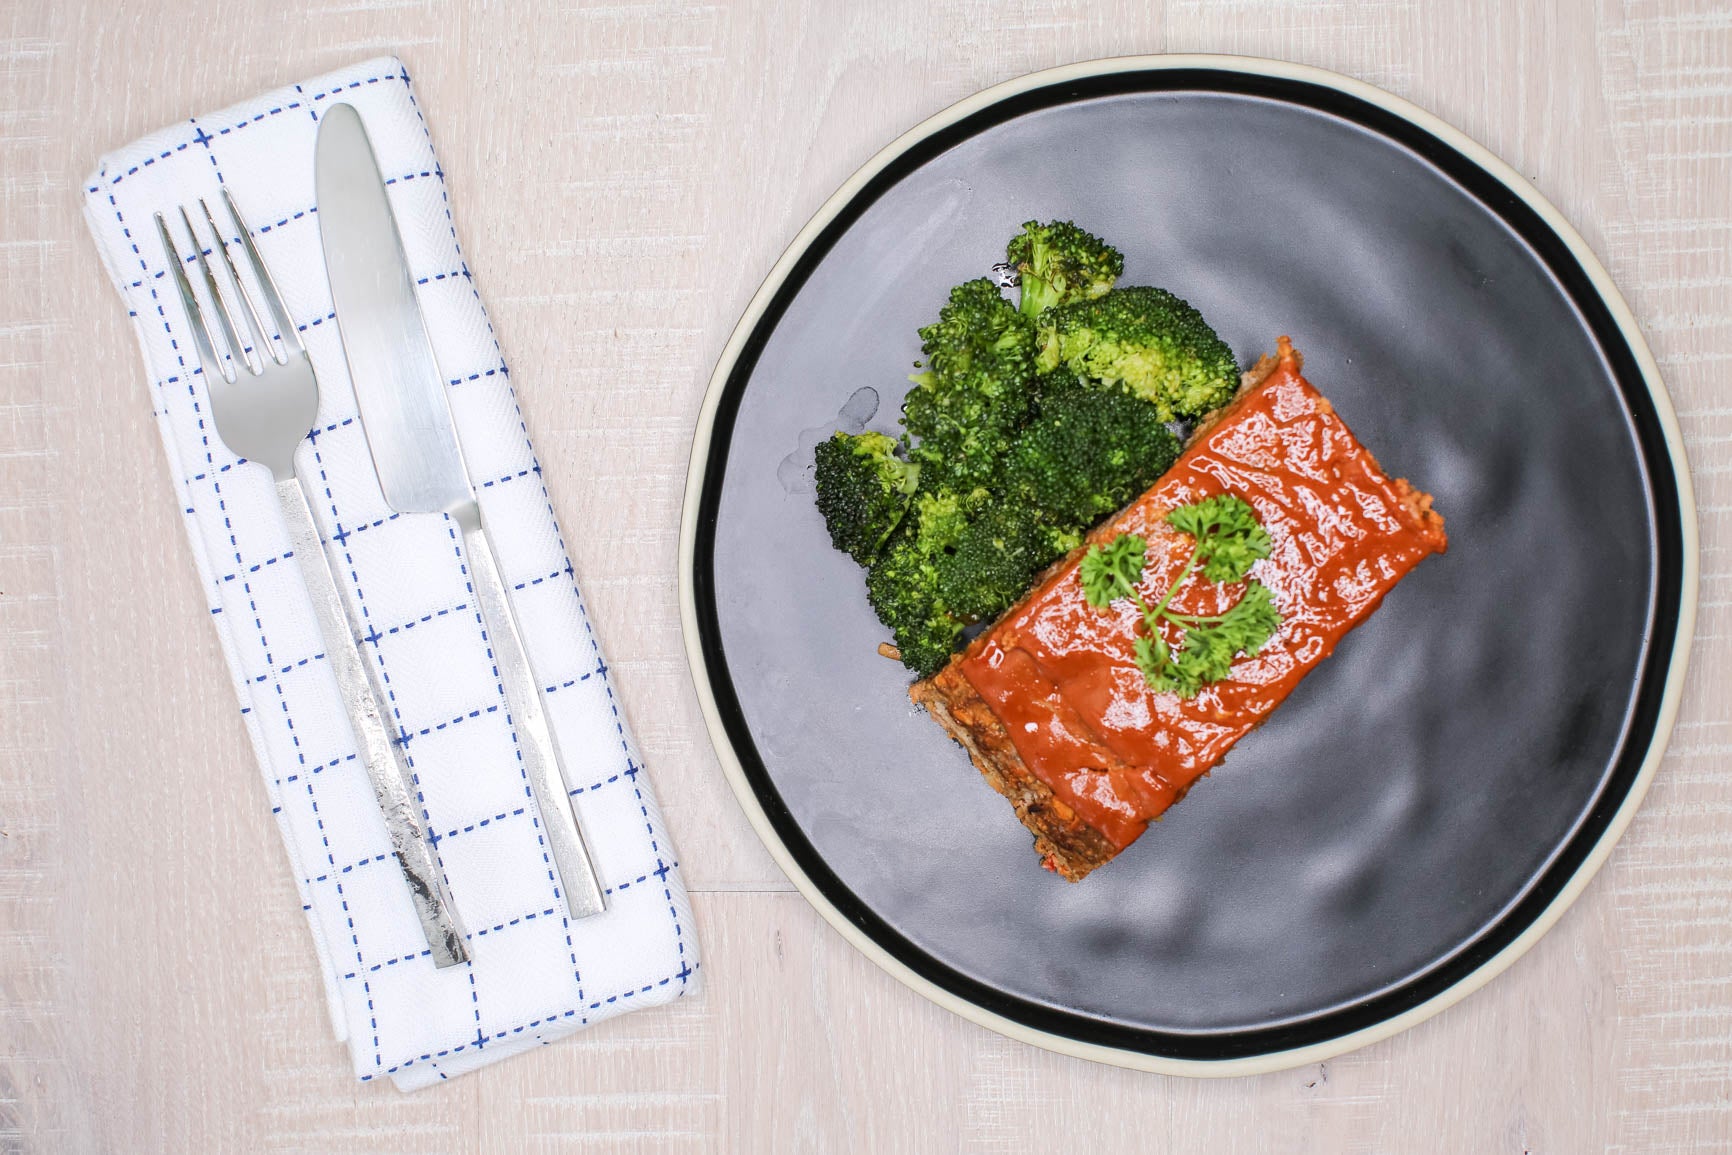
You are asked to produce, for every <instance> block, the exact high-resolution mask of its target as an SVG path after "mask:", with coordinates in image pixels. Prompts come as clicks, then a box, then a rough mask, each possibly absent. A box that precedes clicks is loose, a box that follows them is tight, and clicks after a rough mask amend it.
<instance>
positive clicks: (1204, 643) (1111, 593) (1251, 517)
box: [1078, 494, 1281, 698]
mask: <svg viewBox="0 0 1732 1155" xmlns="http://www.w3.org/2000/svg"><path fill="white" fill-rule="evenodd" d="M1167 524H1169V525H1171V526H1172V527H1173V528H1174V529H1177V530H1179V531H1180V532H1181V533H1187V534H1190V535H1191V536H1192V537H1193V538H1195V539H1196V543H1197V544H1196V546H1195V548H1194V549H1192V551H1191V557H1190V560H1189V561H1187V562H1186V563H1185V567H1184V569H1183V570H1181V571H1180V572H1179V576H1178V578H1177V579H1175V580H1174V582H1173V584H1172V585H1171V586H1169V587H1168V588H1167V592H1166V593H1165V594H1164V595H1162V597H1161V600H1160V601H1158V602H1156V603H1155V604H1154V605H1153V606H1150V605H1149V604H1148V602H1146V601H1145V600H1144V599H1143V595H1142V592H1141V591H1140V590H1139V589H1138V588H1137V586H1138V585H1139V584H1141V582H1142V579H1143V566H1144V564H1145V563H1146V561H1147V557H1148V542H1146V541H1145V540H1143V539H1142V538H1141V537H1138V536H1137V535H1136V534H1129V533H1127V534H1122V535H1120V536H1119V537H1116V538H1114V539H1113V540H1112V541H1110V542H1108V543H1107V544H1105V545H1095V546H1091V547H1090V548H1089V551H1088V553H1086V554H1084V555H1083V559H1082V561H1081V562H1080V563H1079V565H1078V577H1079V578H1080V580H1081V582H1082V587H1083V597H1085V598H1087V599H1088V602H1089V604H1090V605H1093V606H1096V607H1099V608H1102V609H1105V608H1106V607H1107V606H1109V605H1111V604H1112V603H1113V602H1114V601H1116V600H1118V599H1120V598H1123V599H1125V600H1127V601H1129V602H1131V603H1132V604H1133V605H1135V606H1136V607H1137V610H1138V611H1139V612H1140V613H1141V614H1142V616H1143V628H1144V630H1145V631H1147V632H1146V633H1144V634H1143V635H1141V636H1139V637H1138V638H1137V639H1136V641H1135V642H1134V643H1132V648H1133V650H1134V651H1135V654H1136V659H1137V668H1138V669H1140V670H1141V671H1142V672H1143V677H1144V678H1145V679H1146V680H1147V681H1148V683H1149V686H1150V687H1151V688H1153V689H1154V690H1156V691H1161V692H1171V693H1175V694H1178V695H1179V697H1181V698H1194V697H1196V696H1197V694H1198V693H1199V692H1200V691H1201V690H1202V688H1203V687H1204V686H1206V685H1208V684H1209V683H1211V682H1219V681H1221V680H1222V679H1224V678H1226V677H1227V675H1228V673H1229V672H1230V670H1231V669H1232V665H1233V659H1234V658H1236V657H1237V656H1238V655H1240V654H1247V655H1252V656H1255V655H1256V654H1257V652H1258V651H1259V650H1261V649H1262V648H1263V646H1264V645H1265V644H1267V643H1268V641H1269V639H1270V638H1271V637H1273V636H1274V634H1275V631H1276V630H1277V629H1279V628H1280V626H1281V614H1280V612H1279V611H1277V610H1276V609H1275V601H1274V598H1273V597H1272V596H1271V595H1270V593H1269V587H1267V586H1265V585H1264V584H1263V583H1262V582H1259V581H1250V582H1247V583H1246V586H1245V593H1244V595H1243V596H1242V597H1241V598H1240V599H1239V600H1238V601H1237V602H1235V603H1234V604H1233V605H1232V607H1231V608H1229V609H1228V610H1226V611H1225V612H1224V613H1220V614H1211V615H1207V616H1199V615H1195V614H1181V613H1179V612H1178V611H1176V610H1170V609H1168V608H1167V606H1168V604H1169V603H1170V602H1171V601H1172V600H1173V595H1175V594H1177V593H1178V592H1179V588H1180V587H1181V586H1183V585H1184V584H1185V582H1187V581H1189V580H1190V577H1191V575H1192V574H1194V573H1195V572H1196V571H1197V570H1198V569H1199V568H1201V569H1202V571H1203V576H1204V577H1205V578H1206V579H1208V580H1209V581H1213V582H1230V581H1240V580H1242V579H1244V577H1245V575H1246V574H1248V573H1249V572H1250V570H1251V566H1252V565H1254V564H1255V563H1256V561H1257V559H1259V558H1264V557H1268V556H1269V549H1270V543H1269V534H1268V532H1267V531H1266V530H1264V529H1263V527H1262V526H1261V525H1259V524H1258V523H1257V515H1256V512H1255V511H1254V510H1252V508H1251V507H1250V506H1249V505H1248V504H1246V503H1245V502H1244V501H1242V500H1240V499H1239V498H1237V497H1233V496H1232V495H1230V494H1221V495H1219V496H1216V497H1211V498H1207V499H1205V500H1203V501H1199V502H1195V503H1193V504H1191V505H1184V506H1180V507H1179V508H1177V509H1175V510H1173V511H1172V512H1171V513H1169V514H1167ZM1163 621H1167V622H1172V623H1173V624H1174V625H1177V626H1179V627H1181V628H1183V629H1184V631H1185V640H1184V643H1183V644H1182V645H1181V646H1180V647H1179V648H1178V649H1177V650H1176V651H1175V650H1173V648H1172V647H1170V646H1169V645H1168V644H1167V640H1166V637H1165V636H1164V635H1163V633H1162V631H1161V623H1162V622H1163Z"/></svg>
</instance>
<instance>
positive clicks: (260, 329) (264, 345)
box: [198, 197, 289, 367]
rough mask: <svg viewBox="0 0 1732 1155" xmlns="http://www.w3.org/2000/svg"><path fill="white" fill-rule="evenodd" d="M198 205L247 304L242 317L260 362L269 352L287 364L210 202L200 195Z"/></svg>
mask: <svg viewBox="0 0 1732 1155" xmlns="http://www.w3.org/2000/svg"><path fill="white" fill-rule="evenodd" d="M198 207H199V208H201V209H203V210H204V219H205V223H206V224H208V225H209V226H210V232H211V236H213V237H215V238H216V251H217V252H218V253H220V254H221V255H222V261H223V266H224V267H225V268H226V269H228V273H229V282H230V283H231V284H233V285H234V287H235V291H236V292H237V293H239V294H240V298H241V304H242V305H244V306H246V312H245V313H244V314H242V319H243V320H245V321H246V322H247V329H248V330H249V332H250V334H251V336H252V338H253V348H255V349H257V350H258V351H259V364H260V366H261V367H262V366H263V364H264V359H265V358H264V355H265V354H266V353H269V354H270V355H271V360H273V361H275V362H276V363H277V364H279V365H287V364H288V363H289V358H288V356H287V355H286V354H283V353H279V352H278V351H277V346H276V343H275V342H273V341H272V340H271V331H270V330H269V329H267V328H266V327H265V322H264V318H262V317H260V316H259V307H258V306H257V305H256V304H254V303H253V295H252V293H251V292H249V291H248V289H247V283H246V282H245V281H243V280H241V274H240V270H238V269H236V268H235V262H234V258H233V257H231V256H229V244H228V241H226V240H224V239H223V230H222V229H220V228H218V227H217V223H216V217H214V216H212V215H211V211H210V202H209V201H207V200H205V199H204V198H203V197H200V198H199V200H198Z"/></svg>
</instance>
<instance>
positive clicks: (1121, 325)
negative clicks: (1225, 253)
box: [816, 221, 1238, 677]
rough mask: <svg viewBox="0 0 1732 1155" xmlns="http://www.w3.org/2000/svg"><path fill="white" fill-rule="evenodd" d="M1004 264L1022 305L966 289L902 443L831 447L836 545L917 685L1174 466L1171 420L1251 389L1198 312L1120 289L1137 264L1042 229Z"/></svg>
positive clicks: (829, 517) (927, 351) (925, 346)
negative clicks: (861, 573)
mask: <svg viewBox="0 0 1732 1155" xmlns="http://www.w3.org/2000/svg"><path fill="white" fill-rule="evenodd" d="M1007 254H1008V256H1009V258H1010V261H1011V263H1012V264H1013V265H1015V266H1016V269H1017V272H1018V274H1019V275H1020V278H1021V283H1022V299H1021V304H1020V307H1018V306H1014V305H1012V304H1011V303H1010V302H1009V301H1008V300H1006V299H1005V297H1004V295H1003V293H1001V292H1000V290H999V288H998V286H997V285H996V284H995V283H994V282H992V281H990V280H986V279H984V278H983V279H981V280H976V281H969V282H968V283H966V284H963V285H958V286H957V287H956V288H955V289H953V290H951V293H950V297H949V300H948V301H947V302H946V304H945V305H944V307H943V309H941V310H940V312H939V315H938V320H937V321H935V322H934V323H933V324H931V325H928V326H926V327H925V328H923V329H921V330H920V341H921V350H922V352H923V354H924V363H923V365H921V364H917V366H916V367H917V368H920V369H921V371H920V372H918V373H916V374H915V375H914V376H913V377H911V378H910V380H912V381H913V382H914V388H913V389H911V390H910V391H909V392H908V395H907V397H906V398H905V400H904V401H903V405H902V426H903V431H904V432H903V436H902V438H901V440H900V442H897V441H895V440H892V438H890V437H888V436H886V435H884V434H882V433H864V434H853V435H850V434H844V433H838V434H836V435H835V436H833V437H832V438H830V440H828V441H826V442H824V443H823V444H821V445H819V446H818V449H817V455H816V456H817V488H818V507H819V509H820V510H821V511H822V512H823V514H824V520H825V522H826V524H827V525H828V526H829V530H830V537H831V540H832V541H834V542H835V544H836V547H837V548H838V549H842V550H845V551H847V552H848V553H849V554H851V555H852V556H853V557H854V558H855V560H857V561H858V562H860V563H861V564H862V565H864V566H866V567H867V575H866V590H867V595H868V598H869V599H870V601H871V603H872V608H873V609H874V610H875V611H876V612H877V614H878V618H879V620H880V621H882V622H883V623H884V625H885V626H887V627H888V628H889V629H890V631H891V634H892V635H893V637H894V639H895V644H896V647H897V649H898V651H899V653H900V656H901V658H902V661H903V663H904V664H906V665H907V666H908V667H909V668H910V669H912V670H914V671H915V672H916V673H917V674H919V675H920V676H921V677H927V676H930V675H931V674H934V673H936V672H937V671H938V670H939V669H940V668H941V667H942V666H943V665H944V664H945V662H947V661H948V660H949V659H950V656H951V654H952V653H953V652H954V651H955V649H956V647H957V645H958V644H959V643H960V642H961V640H962V637H963V634H964V631H965V630H966V629H967V628H968V627H969V626H970V625H972V624H974V623H976V622H982V621H988V620H990V619H992V618H995V617H997V616H998V615H999V614H1001V613H1003V612H1004V611H1005V610H1006V609H1008V608H1009V607H1010V606H1011V605H1012V604H1013V603H1014V602H1015V601H1016V600H1017V599H1018V598H1020V597H1022V596H1023V594H1024V593H1026V592H1027V591H1028V589H1029V587H1030V586H1031V585H1032V584H1033V583H1034V580H1035V578H1036V577H1037V576H1038V575H1039V574H1040V572H1041V570H1043V569H1045V568H1046V567H1047V566H1049V565H1051V564H1052V563H1053V562H1054V561H1057V560H1058V559H1059V558H1060V557H1062V556H1063V555H1064V554H1065V553H1066V552H1067V551H1069V550H1071V549H1074V548H1076V547H1077V546H1079V545H1081V544H1082V540H1083V534H1084V533H1086V532H1087V531H1088V530H1089V529H1091V528H1092V527H1093V526H1094V525H1096V524H1097V523H1098V522H1099V521H1100V520H1101V519H1102V518H1104V517H1106V516H1107V515H1109V514H1111V513H1112V512H1113V511H1114V510H1117V509H1120V508H1122V507H1123V506H1125V505H1127V504H1128V503H1129V502H1130V501H1131V500H1133V499H1134V498H1135V497H1136V496H1137V494H1139V493H1141V492H1143V491H1144V490H1145V489H1147V488H1148V486H1150V485H1151V484H1153V483H1154V481H1155V480H1156V479H1157V478H1158V477H1159V476H1160V475H1161V474H1162V473H1164V472H1165V471H1166V470H1167V469H1168V467H1170V466H1171V465H1172V463H1173V461H1174V460H1175V459H1176V458H1177V456H1178V452H1179V444H1178V441H1177V439H1176V438H1175V437H1174V436H1173V434H1172V433H1171V432H1170V431H1168V429H1167V428H1166V423H1167V422H1169V421H1171V420H1173V419H1175V418H1181V417H1196V416H1200V415H1202V414H1203V413H1205V412H1206V411H1208V410H1209V409H1212V408H1214V407H1215V406H1217V405H1219V404H1221V403H1222V402H1224V401H1226V400H1227V399H1228V398H1229V397H1230V396H1232V393H1233V391H1234V389H1235V387H1236V386H1237V384H1238V373H1237V371H1236V366H1235V364H1234V360H1233V355H1232V352H1231V351H1230V350H1229V349H1228V348H1227V347H1226V345H1224V344H1223V343H1222V342H1221V340H1220V339H1219V338H1218V337H1216V336H1215V333H1214V331H1213V330H1212V329H1210V328H1209V326H1208V325H1207V324H1206V323H1205V322H1204V321H1203V319H1202V317H1201V316H1200V315H1199V314H1198V313H1197V311H1196V310H1195V309H1193V308H1191V307H1190V306H1189V305H1187V304H1186V303H1185V302H1184V301H1181V300H1179V299H1178V298H1177V297H1175V296H1173V295H1172V294H1171V293H1168V292H1166V291H1165V290H1163V289H1153V288H1125V289H1120V288H1115V287H1114V286H1115V284H1116V282H1117V280H1118V277H1119V274H1120V273H1121V272H1122V271H1123V268H1124V258H1123V257H1122V256H1121V254H1120V253H1119V252H1118V250H1116V249H1114V248H1113V247H1112V246H1110V245H1108V244H1107V243H1106V242H1104V241H1102V240H1101V239H1100V238H1099V237H1096V236H1093V235H1091V234H1089V233H1087V232H1085V231H1084V230H1082V229H1080V228H1078V227H1077V226H1076V225H1074V224H1072V223H1070V222H1069V221H1053V222H1050V223H1047V224H1041V223H1039V222H1038V221H1030V222H1029V223H1027V224H1026V225H1024V226H1023V231H1022V232H1021V233H1020V234H1018V235H1017V236H1016V237H1015V238H1013V239H1012V240H1011V242H1010V244H1009V246H1008V248H1007Z"/></svg>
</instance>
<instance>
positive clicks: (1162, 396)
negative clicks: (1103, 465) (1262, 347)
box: [1039, 286, 1239, 421]
mask: <svg viewBox="0 0 1732 1155" xmlns="http://www.w3.org/2000/svg"><path fill="white" fill-rule="evenodd" d="M1039 327H1040V337H1039V340H1040V358H1039V367H1040V370H1041V372H1043V373H1045V372H1051V371H1052V370H1054V369H1057V368H1058V367H1059V366H1060V365H1064V366H1066V367H1068V368H1069V369H1070V370H1071V371H1072V372H1074V373H1076V374H1078V375H1079V376H1082V377H1087V378H1091V379H1093V380H1097V381H1104V382H1108V383H1115V382H1116V383H1122V384H1123V385H1124V386H1125V388H1127V389H1129V390H1130V391H1131V392H1132V393H1134V394H1136V395H1137V396H1138V397H1141V398H1143V399H1144V400H1146V401H1149V402H1151V403H1152V404H1153V405H1154V406H1155V410H1156V412H1158V413H1159V414H1160V417H1161V420H1163V421H1172V420H1175V419H1177V418H1189V417H1197V416H1200V415H1202V414H1204V413H1207V412H1208V411H1209V410H1211V409H1213V408H1215V407H1216V406H1217V405H1220V404H1222V403H1224V402H1225V401H1226V400H1227V399H1228V398H1229V397H1231V396H1232V395H1233V391H1234V390H1235V389H1236V388H1237V387H1238V384H1239V373H1238V366H1237V364H1236V363H1235V362H1234V360H1233V351H1232V350H1231V349H1229V348H1227V345H1226V343H1225V342H1224V341H1222V340H1221V338H1219V337H1218V336H1216V335H1215V331H1214V330H1213V329H1211V328H1209V324H1208V322H1206V321H1204V320H1203V315H1202V314H1201V313H1199V312H1197V310H1195V309H1193V308H1192V307H1191V306H1190V305H1189V304H1187V303H1186V302H1185V301H1182V300H1180V299H1179V298H1178V297H1175V296H1173V294H1171V293H1169V292H1167V291H1166V290H1165V289H1157V288H1153V287H1150V286H1136V287H1133V288H1126V289H1114V290H1112V291H1111V292H1109V293H1107V294H1106V295H1105V296H1102V297H1096V298H1094V299H1093V300H1088V301H1076V302H1073V303H1071V304H1068V305H1061V306H1059V307H1058V308H1056V309H1050V310H1048V311H1047V312H1046V313H1044V314H1042V315H1041V317H1040V321H1039Z"/></svg>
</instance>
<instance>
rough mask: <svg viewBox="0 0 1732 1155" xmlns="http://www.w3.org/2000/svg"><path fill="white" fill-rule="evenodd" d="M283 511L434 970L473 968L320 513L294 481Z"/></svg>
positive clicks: (286, 484)
mask: <svg viewBox="0 0 1732 1155" xmlns="http://www.w3.org/2000/svg"><path fill="white" fill-rule="evenodd" d="M277 503H278V504H279V505H280V506H282V511H283V520H284V521H286V522H287V523H288V527H289V544H290V546H291V547H292V548H293V549H294V552H295V559H296V560H297V561H298V562H299V563H300V567H301V576H302V578H303V579H304V580H305V581H306V586H307V593H308V594H309V595H310V596H311V597H312V600H313V615H314V617H316V618H317V619H318V623H319V633H320V635H321V636H322V638H323V640H324V643H325V661H326V663H327V664H328V665H329V666H330V668H331V672H332V673H333V674H335V675H336V678H337V687H338V689H339V690H341V692H342V695H343V705H344V707H345V708H346V709H347V710H348V712H349V721H350V722H351V723H352V724H353V726H354V729H355V739H356V741H357V742H358V744H359V746H360V755H361V760H362V761H363V762H364V763H365V764H366V767H367V780H368V781H369V782H371V783H372V786H373V795H374V797H375V798H377V799H378V801H379V810H380V812H381V814H382V815H383V816H384V819H385V831H386V833H387V834H388V835H389V836H390V839H391V850H392V853H393V854H395V855H396V858H397V865H398V866H399V867H400V868H401V869H402V871H403V880H404V882H406V883H407V884H408V886H409V899H410V902H411V903H413V905H414V907H415V917H416V918H417V919H419V920H420V922H421V930H422V932H423V933H424V934H425V935H426V936H427V945H428V946H429V947H430V948H432V954H433V965H434V966H435V967H448V966H455V965H456V964H457V963H461V962H468V961H469V949H468V947H467V945H466V944H465V943H464V941H463V929H462V927H461V925H460V924H459V923H458V921H457V911H456V908H455V907H454V906H453V905H452V903H451V896H450V895H449V894H448V893H446V890H445V885H444V882H443V880H442V879H441V877H440V874H439V869H438V865H437V864H436V863H435V862H434V861H433V853H432V850H431V849H430V848H429V847H428V845H427V840H426V839H425V838H424V837H422V834H421V823H420V821H419V819H418V817H417V814H416V809H415V806H414V804H413V803H412V802H411V801H410V798H409V781H410V779H409V771H408V767H407V766H405V765H404V764H403V761H402V754H401V751H400V750H399V748H398V747H397V745H396V744H395V743H393V742H392V741H391V736H390V733H389V732H388V731H387V730H386V729H385V719H384V715H383V713H382V712H381V711H380V709H379V697H378V695H376V694H375V693H374V690H373V684H372V682H371V680H370V679H369V676H368V670H367V663H366V661H365V660H364V659H363V658H362V657H361V650H360V647H359V646H358V645H357V644H356V642H355V634H354V631H353V630H351V629H350V628H349V615H348V613H347V611H346V610H345V609H344V607H343V595H342V593H341V591H339V590H338V589H337V580H336V578H335V577H334V576H333V575H332V573H331V564H330V561H329V560H328V559H327V558H326V556H325V549H324V546H323V545H322V544H320V542H319V530H318V526H317V525H315V524H314V522H313V511H312V510H311V509H310V508H309V507H308V506H307V496H306V493H305V491H304V490H303V489H302V488H301V483H300V480H299V479H298V478H296V477H294V476H292V475H291V476H289V477H283V478H279V479H278V480H277Z"/></svg>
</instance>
